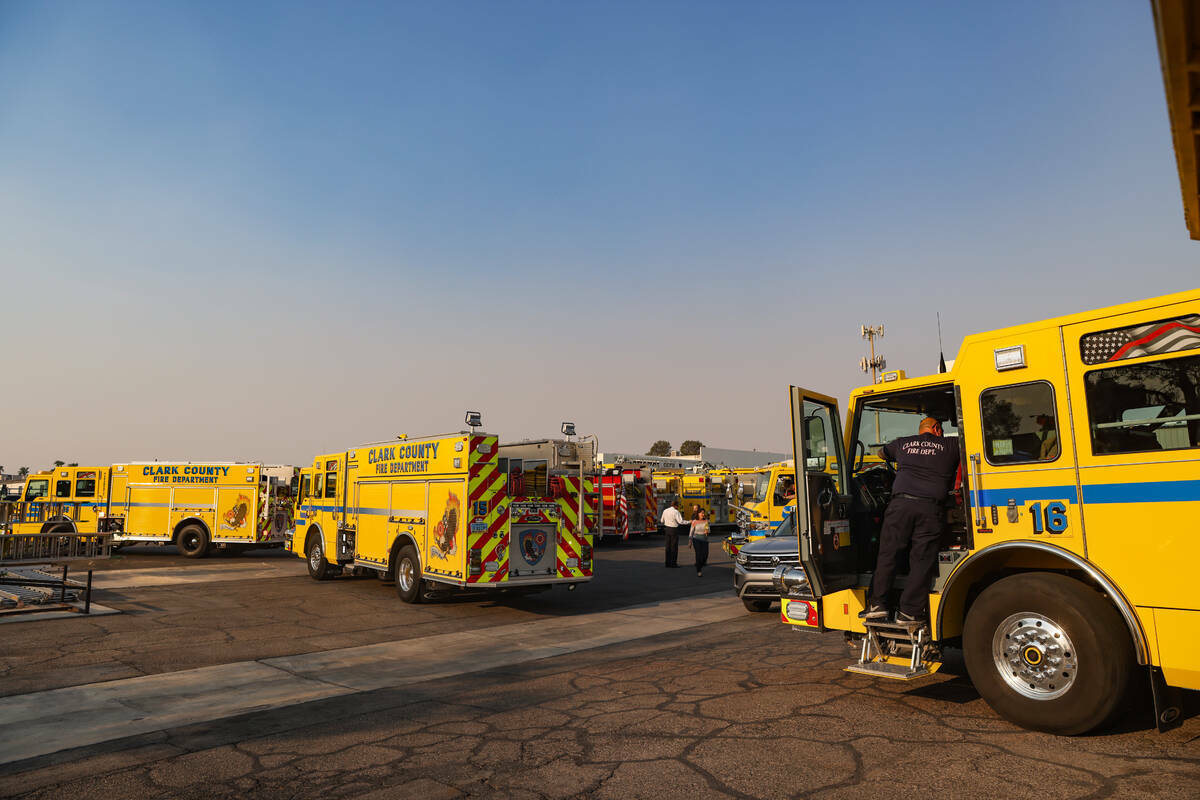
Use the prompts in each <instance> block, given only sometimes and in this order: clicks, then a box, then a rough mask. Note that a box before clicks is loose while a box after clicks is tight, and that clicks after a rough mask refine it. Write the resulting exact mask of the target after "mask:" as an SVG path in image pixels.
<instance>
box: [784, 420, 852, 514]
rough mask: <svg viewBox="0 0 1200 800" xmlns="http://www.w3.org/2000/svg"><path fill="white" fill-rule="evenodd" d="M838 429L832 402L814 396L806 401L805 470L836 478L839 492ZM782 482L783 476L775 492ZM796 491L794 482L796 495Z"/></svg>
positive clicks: (840, 483) (835, 481)
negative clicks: (814, 398) (830, 406)
mask: <svg viewBox="0 0 1200 800" xmlns="http://www.w3.org/2000/svg"><path fill="white" fill-rule="evenodd" d="M837 430H838V427H837V420H835V419H834V418H833V415H832V414H831V413H830V408H829V406H826V405H824V404H823V403H814V402H813V401H811V400H805V401H804V471H805V472H826V473H828V474H829V476H830V477H831V478H832V479H833V485H834V489H835V491H837V492H838V493H839V494H840V493H841V492H842V482H841V476H840V474H839V467H840V465H839V464H838V463H837V446H836V444H835V442H836V441H837ZM797 466H799V465H797ZM796 472H797V473H799V472H800V470H799V469H797V470H796ZM783 484H784V481H783V480H782V479H781V480H780V481H779V482H778V483H777V484H776V493H778V492H779V491H780V490H781V489H782V487H783ZM795 492H796V490H795V486H794V484H793V486H792V495H793V497H794V496H795ZM788 502H790V500H788Z"/></svg>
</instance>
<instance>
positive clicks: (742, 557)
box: [737, 550, 750, 567]
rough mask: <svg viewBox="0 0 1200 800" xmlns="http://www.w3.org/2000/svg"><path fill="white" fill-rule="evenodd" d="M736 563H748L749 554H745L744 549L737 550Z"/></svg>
mask: <svg viewBox="0 0 1200 800" xmlns="http://www.w3.org/2000/svg"><path fill="white" fill-rule="evenodd" d="M737 563H739V564H741V565H742V566H743V567H744V566H746V565H747V564H749V563H750V556H748V555H747V554H746V551H745V550H738V554H737Z"/></svg>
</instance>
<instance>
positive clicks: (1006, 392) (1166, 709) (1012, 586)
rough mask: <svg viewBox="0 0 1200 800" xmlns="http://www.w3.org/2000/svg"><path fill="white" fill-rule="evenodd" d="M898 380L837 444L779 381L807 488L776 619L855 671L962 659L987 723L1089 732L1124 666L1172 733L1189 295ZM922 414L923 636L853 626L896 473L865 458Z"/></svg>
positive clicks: (1196, 600)
mask: <svg viewBox="0 0 1200 800" xmlns="http://www.w3.org/2000/svg"><path fill="white" fill-rule="evenodd" d="M897 377H898V380H895V381H892V382H888V383H880V384H876V385H874V386H868V387H865V388H862V389H858V390H856V391H855V392H853V394H852V395H851V398H850V409H849V414H848V418H847V423H846V429H847V434H846V436H845V437H844V438H843V437H842V435H841V433H840V425H839V420H838V412H837V404H836V402H835V401H834V400H833V399H831V398H830V397H827V396H825V395H821V394H817V393H814V392H809V391H807V390H804V389H800V388H797V387H792V389H791V409H792V427H793V441H794V448H795V452H796V454H797V457H798V458H801V457H803V458H804V459H805V464H806V480H805V481H802V482H801V483H800V485H799V492H798V497H799V508H800V511H799V512H798V514H797V526H796V527H797V535H798V539H799V547H800V560H801V568H800V569H796V568H781V569H779V570H777V571H776V574H775V587H776V589H777V591H778V592H779V593H780V596H781V597H782V599H783V609H782V617H783V620H784V621H785V622H787V623H789V624H791V625H794V626H798V627H801V628H812V629H816V630H822V631H824V630H841V631H845V632H846V635H847V638H848V639H851V640H853V641H855V642H856V643H857V645H858V648H859V658H858V661H857V662H856V663H854V664H852V665H850V666H849V667H848V668H847V669H849V670H850V671H853V672H859V673H864V674H868V675H877V676H882V677H891V678H901V679H911V678H915V677H919V676H921V675H925V674H928V673H929V672H932V671H934V670H936V669H937V668H938V667H939V666H940V663H941V654H940V651H941V648H943V647H945V646H947V645H955V646H961V647H962V650H963V654H964V657H965V660H966V666H967V669H968V671H969V673H970V676H971V679H972V681H973V682H974V683H975V686H976V688H977V689H978V690H979V693H980V694H981V695H982V696H983V698H984V699H985V700H986V701H987V702H988V703H989V704H990V705H991V706H992V707H993V708H995V709H996V710H997V711H998V712H999V713H1000V714H1001V715H1003V716H1004V717H1006V718H1008V719H1009V720H1011V721H1013V722H1015V723H1017V724H1018V725H1022V726H1024V727H1027V728H1034V729H1039V730H1046V731H1052V732H1056V733H1063V734H1078V733H1083V732H1085V731H1089V730H1091V729H1093V728H1095V727H1097V726H1099V725H1101V724H1103V723H1104V722H1105V720H1106V719H1107V718H1109V716H1110V715H1111V714H1112V712H1113V711H1114V709H1115V708H1116V707H1117V705H1118V703H1120V702H1121V700H1122V698H1123V697H1124V696H1125V695H1126V693H1127V691H1128V690H1129V686H1130V681H1131V679H1132V678H1133V677H1134V676H1135V675H1136V674H1138V670H1136V669H1135V665H1141V667H1142V668H1143V669H1142V670H1141V674H1144V675H1146V676H1147V677H1148V678H1149V679H1150V683H1151V686H1152V689H1153V695H1154V702H1155V711H1156V715H1157V722H1158V724H1159V726H1160V727H1163V726H1168V725H1170V724H1171V723H1172V722H1173V721H1174V720H1176V719H1177V718H1178V717H1179V713H1180V703H1181V698H1180V695H1181V694H1182V693H1181V692H1179V689H1180V688H1183V689H1200V595H1197V593H1196V592H1195V591H1194V589H1193V588H1192V585H1191V584H1192V582H1193V578H1192V576H1191V575H1190V570H1191V568H1192V567H1193V566H1194V565H1196V564H1197V563H1200V537H1197V536H1196V535H1195V530H1194V528H1195V519H1196V515H1197V513H1200V291H1190V292H1184V293H1181V294H1176V295H1170V296H1167V297H1161V298H1157V299H1152V300H1146V301H1143V302H1136V303H1129V304H1126V305H1121V306H1115V307H1112V308H1105V309H1100V310H1097V311H1091V312H1087V313H1082V314H1075V315H1072V316H1067V317H1060V318H1057V319H1051V320H1047V321H1045V322H1038V323H1033V324H1028V325H1022V326H1019V327H1014V328H1007V329H1004V330H999V331H993V332H990V333H983V334H977V335H974V336H969V337H967V338H966V340H965V341H964V342H963V345H962V347H961V349H960V350H959V353H958V357H957V358H956V359H955V361H954V362H953V367H952V369H951V370H950V371H949V372H946V373H942V374H938V375H933V376H930V377H926V378H912V379H907V378H904V377H903V375H899V376H897ZM926 416H931V417H935V418H937V419H938V420H940V421H942V423H943V427H944V429H945V431H946V435H947V436H949V437H951V439H952V440H953V441H954V442H955V443H956V445H957V446H958V448H959V450H960V452H961V456H962V458H961V463H962V464H963V475H962V479H963V480H962V487H961V490H959V491H954V492H951V496H949V497H948V498H947V499H946V508H947V521H948V525H947V530H946V534H945V538H944V541H943V543H942V546H941V549H940V552H939V554H938V571H937V574H936V576H935V578H934V580H933V582H932V585H931V586H930V592H929V611H930V617H929V623H928V624H927V625H926V626H924V627H917V628H915V629H910V628H906V627H903V626H900V625H897V624H896V623H893V622H888V621H881V622H878V623H871V622H868V623H865V624H864V622H863V621H862V620H860V619H859V618H858V613H859V612H860V611H862V610H863V608H864V603H865V600H866V593H867V591H868V587H869V585H870V579H871V575H872V570H873V569H874V566H875V559H876V554H877V552H878V535H879V527H880V521H881V519H882V516H883V514H884V511H885V508H886V506H887V503H888V500H889V496H890V488H891V484H892V478H893V473H892V471H891V469H890V467H889V466H888V465H886V464H879V463H876V464H869V463H867V462H865V460H864V458H863V456H864V453H868V452H871V451H872V448H874V447H875V446H877V445H880V444H882V443H883V441H886V440H890V439H892V438H895V437H896V436H900V435H911V434H915V433H916V432H917V427H918V424H919V421H920V420H921V418H922V417H926ZM876 431H879V433H878V434H877V433H876ZM845 455H849V458H846V457H845ZM829 459H836V460H837V463H838V464H839V465H844V466H841V467H839V468H838V469H836V470H833V471H829V470H826V469H825V465H826V464H827V463H828V461H829ZM901 569H903V567H901Z"/></svg>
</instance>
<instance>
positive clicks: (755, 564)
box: [745, 553, 800, 571]
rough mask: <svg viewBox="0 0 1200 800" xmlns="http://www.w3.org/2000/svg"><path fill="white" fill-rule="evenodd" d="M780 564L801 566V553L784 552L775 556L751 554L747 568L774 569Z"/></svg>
mask: <svg viewBox="0 0 1200 800" xmlns="http://www.w3.org/2000/svg"><path fill="white" fill-rule="evenodd" d="M778 566H788V567H798V566H800V555H799V554H798V553H783V554H781V555H775V556H760V555H751V556H750V560H749V561H748V562H747V563H746V567H745V568H746V569H747V570H754V571H757V570H773V569H775V568H776V567H778Z"/></svg>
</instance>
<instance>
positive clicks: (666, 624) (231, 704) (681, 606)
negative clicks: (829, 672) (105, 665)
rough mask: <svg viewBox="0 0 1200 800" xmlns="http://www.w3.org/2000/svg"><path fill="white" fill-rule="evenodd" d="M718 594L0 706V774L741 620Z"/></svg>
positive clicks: (21, 698) (69, 691)
mask: <svg viewBox="0 0 1200 800" xmlns="http://www.w3.org/2000/svg"><path fill="white" fill-rule="evenodd" d="M745 613H746V612H745V610H744V609H743V608H742V606H741V604H740V603H738V602H736V599H735V598H734V597H733V596H732V594H731V593H730V592H728V591H722V592H717V593H713V594H707V595H699V596H694V597H688V598H683V599H679V600H668V601H662V602H657V603H650V604H646V605H641V606H632V607H629V608H622V609H617V610H613V611H604V612H598V613H594V614H583V615H578V616H572V617H562V618H547V619H539V620H535V621H531V622H522V623H516V624H512V625H502V626H497V627H493V628H489V629H486V630H471V631H462V632H456V633H447V634H439V635H434V636H427V637H422V638H416V639H407V640H402V641H394V642H383V643H380V644H372V645H365V646H362V647H348V648H342V649H337V650H327V651H320V652H314V653H306V654H303V655H296V656H287V657H283V658H268V659H262V660H259V661H242V662H237V663H233V664H223V665H220V666H214V667H203V668H200V669H191V670H182V671H178V672H169V673H164V674H158V675H148V676H145V677H139V678H128V679H124V680H116V681H108V682H103V683H92V684H85V685H81V686H72V687H68V688H63V689H54V690H51V691H45V692H33V693H30V694H23V695H14V696H11V697H6V698H0V729H3V730H6V731H9V732H11V733H12V734H13V735H11V736H6V737H4V739H3V741H0V764H4V763H9V762H13V761H19V760H22V759H27V758H33V757H36V756H41V755H47V754H49V753H54V752H57V751H60V750H68V749H72V748H76V747H84V746H87V745H94V744H98V743H100V742H105V741H110V740H113V739H119V738H123V737H126V736H133V735H137V734H142V733H148V732H151V731H157V730H163V729H166V728H173V727H177V726H180V725H188V724H194V723H198V722H206V721H210V720H216V719H222V718H224V717H230V716H234V715H237V714H244V713H247V712H253V711H263V710H267V709H272V708H280V707H283V706H289V705H294V704H297V703H304V702H308V701H311V700H317V699H321V698H327V697H333V696H337V695H346V694H353V693H357V692H365V691H370V690H372V689H380V688H384V687H391V686H402V685H405V684H411V683H417V682H421V681H427V680H432V679H436V678H445V677H450V676H454V675H461V674H464V673H469V672H477V671H481V670H486V669H493V668H495V667H501V666H507V665H512V664H519V663H523V662H526V661H533V660H535V659H540V658H549V657H552V656H557V655H563V654H566V653H573V652H577V651H580V650H587V649H591V648H595V647H603V646H605V645H609V644H617V643H620V642H627V641H631V640H634V639H642V638H646V637H652V636H656V635H659V634H664V633H669V632H673V631H680V630H685V629H688V628H693V627H697V626H700V625H706V624H710V623H714V622H721V621H724V620H728V619H732V618H736V617H741V616H744V615H745Z"/></svg>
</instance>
